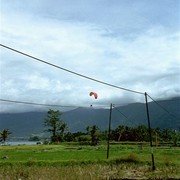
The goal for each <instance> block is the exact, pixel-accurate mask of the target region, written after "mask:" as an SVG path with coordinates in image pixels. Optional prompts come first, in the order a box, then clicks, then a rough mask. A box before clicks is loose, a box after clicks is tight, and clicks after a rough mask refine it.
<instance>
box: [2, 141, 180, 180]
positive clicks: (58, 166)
mask: <svg viewBox="0 0 180 180" xmlns="http://www.w3.org/2000/svg"><path fill="white" fill-rule="evenodd" d="M154 155H155V163H156V171H155V172H152V171H151V157H150V149H149V145H148V144H146V143H145V144H143V146H141V145H139V144H138V143H133V144H132V143H124V144H119V143H118V144H117V143H114V144H111V148H110V158H109V159H108V160H107V159H106V145H105V144H103V143H102V144H101V145H99V146H82V145H81V146H80V145H79V144H77V143H63V144H60V145H34V146H27V145H24V146H0V157H1V159H0V166H1V167H0V179H19V178H20V179H62V178H63V179H79V178H80V177H81V178H82V179H92V178H93V179H98V178H101V179H108V178H148V177H149V178H150V177H151V178H180V174H178V173H179V172H180V171H179V169H180V162H179V161H178V159H180V149H179V148H177V147H176V148H175V147H171V148H170V147H163V148H162V147H158V148H156V149H154Z"/></svg>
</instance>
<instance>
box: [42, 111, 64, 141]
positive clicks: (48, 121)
mask: <svg viewBox="0 0 180 180" xmlns="http://www.w3.org/2000/svg"><path fill="white" fill-rule="evenodd" d="M61 115H62V113H61V112H60V111H58V110H57V111H54V110H52V109H49V111H48V112H47V117H46V118H45V121H44V125H45V126H48V127H49V129H47V131H48V132H50V133H51V141H52V142H59V141H63V137H64V132H65V130H66V129H67V124H66V123H65V122H63V121H62V120H61Z"/></svg>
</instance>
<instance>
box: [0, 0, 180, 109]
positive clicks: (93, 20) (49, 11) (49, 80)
mask: <svg viewBox="0 0 180 180" xmlns="http://www.w3.org/2000/svg"><path fill="white" fill-rule="evenodd" d="M0 8H1V9H0V10H1V13H0V42H1V44H4V45H6V46H9V47H12V48H15V49H17V50H20V51H22V52H25V53H28V54H30V55H33V56H35V57H37V58H40V59H43V60H45V61H48V62H50V63H53V64H55V65H58V66H60V67H63V68H66V69H69V70H72V71H75V72H77V73H80V74H83V75H86V76H89V77H92V78H95V79H98V80H101V81H104V82H107V83H110V84H113V85H117V86H120V87H124V88H128V89H132V90H135V91H140V92H143V93H144V92H147V93H148V94H150V95H151V96H152V97H153V98H154V99H169V98H172V97H176V96H180V86H179V83H180V54H179V52H180V41H179V38H180V29H179V25H180V1H179V0H151V1H149V0H76V1H74V0H57V1H51V0H31V1H29V0H23V1H21V0H16V1H14V0H0ZM178 51H179V52H178ZM0 83H1V86H0V98H1V99H7V100H17V101H28V102H35V103H45V104H47V103H48V104H59V105H74V106H90V105H92V104H93V106H99V107H100V106H109V104H110V103H114V104H117V105H125V104H128V103H133V102H144V96H143V95H141V94H136V93H130V92H126V91H123V90H120V89H116V88H112V87H108V86H105V85H102V84H98V83H96V82H93V81H90V80H87V79H84V78H81V77H78V76H75V75H73V74H69V73H67V72H65V71H62V70H60V69H56V68H54V67H51V66H48V65H46V64H43V63H40V62H36V61H34V60H33V59H30V58H28V57H25V56H22V55H20V54H17V53H15V52H12V51H10V50H8V49H5V48H3V47H0ZM91 91H93V92H97V94H98V99H94V98H93V97H90V96H89V93H90V92H91ZM37 109H39V110H42V107H35V106H28V105H17V104H10V103H1V106H0V112H19V111H32V110H37Z"/></svg>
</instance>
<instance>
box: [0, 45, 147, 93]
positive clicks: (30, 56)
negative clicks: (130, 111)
mask: <svg viewBox="0 0 180 180" xmlns="http://www.w3.org/2000/svg"><path fill="white" fill-rule="evenodd" d="M0 46H1V47H4V48H6V49H9V50H11V51H14V52H16V53H19V54H21V55H24V56H27V57H29V58H31V59H34V60H36V61H39V62H42V63H44V64H47V65H50V66H53V67H55V68H58V69H61V70H63V71H66V72H68V73H71V74H74V75H77V76H80V77H83V78H86V79H89V80H91V81H95V82H97V83H101V84H104V85H107V86H110V87H114V88H117V89H121V90H124V91H129V92H132V93H136V94H142V95H144V93H142V92H140V91H135V90H131V89H127V88H123V87H120V86H116V85H113V84H110V83H107V82H104V81H100V80H97V79H94V78H91V77H89V76H86V75H83V74H80V73H77V72H75V71H71V70H69V69H66V68H63V67H60V66H58V65H55V64H52V63H50V62H47V61H45V60H42V59H39V58H37V57H34V56H32V55H29V54H27V53H24V52H22V51H19V50H16V49H14V48H11V47H9V46H6V45H3V44H0Z"/></svg>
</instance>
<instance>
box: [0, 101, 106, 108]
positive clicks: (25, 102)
mask: <svg viewBox="0 0 180 180" xmlns="http://www.w3.org/2000/svg"><path fill="white" fill-rule="evenodd" d="M0 101H3V102H8V103H16V104H26V105H35V106H46V107H62V108H80V107H81V108H89V107H93V106H94V105H93V106H92V105H91V106H75V105H57V104H42V103H34V102H28V101H16V100H7V99H0ZM96 107H97V106H96ZM99 107H108V106H107V105H101V106H99Z"/></svg>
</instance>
